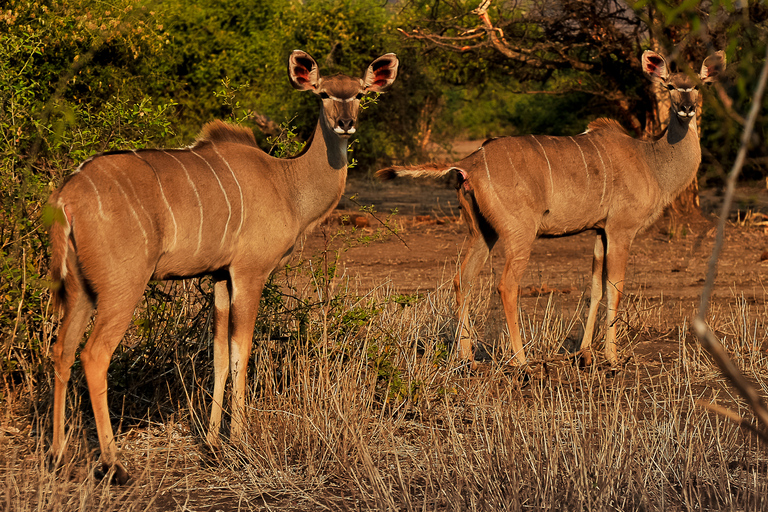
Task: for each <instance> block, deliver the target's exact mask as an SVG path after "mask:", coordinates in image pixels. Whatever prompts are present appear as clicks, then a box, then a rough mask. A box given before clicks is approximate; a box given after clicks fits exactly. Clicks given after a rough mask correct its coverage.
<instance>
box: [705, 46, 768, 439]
mask: <svg viewBox="0 0 768 512" xmlns="http://www.w3.org/2000/svg"><path fill="white" fill-rule="evenodd" d="M766 81H768V50H766V57H765V63H764V64H763V70H762V72H761V73H760V78H759V80H758V83H757V88H756V89H755V95H754V97H753V100H752V107H751V109H750V111H749V116H748V117H747V122H746V124H745V125H744V132H743V133H742V135H741V147H740V148H739V152H738V154H737V156H736V160H735V161H734V163H733V167H732V168H731V172H730V174H729V175H728V183H727V187H726V192H725V198H724V200H723V206H722V209H721V212H720V221H719V222H718V225H717V236H716V238H715V246H714V248H713V249H712V256H711V257H710V260H709V266H708V269H707V277H706V280H705V282H704V288H703V289H702V292H701V303H700V305H699V313H698V315H696V317H695V318H694V319H693V322H692V325H693V330H694V332H695V333H696V336H697V337H698V338H699V341H700V342H701V345H702V346H703V347H704V349H705V350H706V351H707V352H708V353H709V354H710V355H711V356H712V358H713V359H714V360H715V363H716V364H717V366H718V368H720V371H721V372H722V374H723V375H724V376H725V377H726V378H727V379H728V381H729V382H730V383H731V385H732V386H733V387H734V388H735V389H736V390H737V391H738V393H739V394H740V395H741V396H742V398H744V400H746V401H747V403H748V404H749V406H750V407H751V408H752V411H753V412H754V413H755V416H756V417H757V420H758V423H759V424H760V425H761V426H759V427H757V426H755V425H753V424H751V423H750V422H749V421H748V420H746V419H745V418H743V417H741V416H740V415H738V414H737V413H735V412H733V411H729V410H727V409H724V408H722V407H720V406H716V405H713V404H708V403H703V402H699V403H700V404H701V405H703V406H704V407H707V408H708V409H710V410H712V411H714V412H716V413H718V414H721V415H722V416H724V417H726V418H728V419H730V420H731V421H734V422H735V423H737V424H738V425H740V426H741V427H742V428H746V429H748V430H751V431H753V432H755V433H756V434H757V435H758V436H759V437H760V438H761V439H762V440H763V441H765V442H768V408H766V405H765V401H764V400H763V398H762V397H761V396H760V394H759V393H758V391H757V389H756V388H755V386H754V385H752V383H751V382H749V381H748V380H747V379H746V378H745V377H744V374H743V373H742V372H741V370H739V368H738V367H737V366H736V364H735V363H734V362H733V360H732V359H731V358H730V357H729V356H728V353H727V352H726V350H725V348H724V347H723V344H722V343H720V340H718V339H717V336H715V333H714V332H712V329H710V328H709V326H708V325H707V322H706V319H705V317H706V314H707V310H708V308H709V302H710V298H711V297H712V291H713V289H714V282H715V274H716V273H717V265H718V259H719V257H720V252H721V250H722V248H723V238H724V233H725V222H726V220H727V219H728V214H729V213H730V210H731V204H732V203H733V193H734V190H735V188H736V180H737V179H738V177H739V173H740V172H741V168H742V166H743V165H744V159H745V158H746V155H747V149H748V147H749V141H750V139H751V138H752V131H753V130H754V127H755V120H756V119H757V114H758V113H759V112H760V107H761V105H762V99H763V93H764V92H765V86H766Z"/></svg>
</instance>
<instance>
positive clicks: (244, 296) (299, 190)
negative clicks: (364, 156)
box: [49, 50, 398, 483]
mask: <svg viewBox="0 0 768 512" xmlns="http://www.w3.org/2000/svg"><path fill="white" fill-rule="evenodd" d="M397 68H398V60H397V57H396V56H395V54H393V53H388V54H386V55H384V56H382V57H379V58H378V59H376V60H375V61H373V63H372V64H371V65H370V66H369V67H368V69H367V71H366V73H365V76H364V78H363V79H358V78H351V77H349V76H345V75H335V76H331V77H321V76H320V74H319V72H318V67H317V63H316V62H315V61H314V60H313V59H312V57H310V56H309V55H308V54H306V53H304V52H302V51H299V50H296V51H294V52H293V53H292V54H291V56H290V58H289V61H288V76H289V79H290V82H291V84H292V85H293V87H295V88H296V89H299V90H302V91H312V92H313V93H315V94H317V95H318V96H320V98H322V112H321V114H320V119H319V121H318V123H317V128H316V129H315V132H314V135H313V137H312V139H311V141H310V142H308V143H307V144H306V146H305V148H304V150H303V152H302V153H301V154H300V155H299V156H297V157H295V158H289V159H277V158H273V157H271V156H269V155H268V154H266V153H264V152H263V151H262V150H260V149H259V148H258V146H257V145H256V142H255V139H254V138H253V134H252V133H251V132H250V131H249V130H246V129H243V128H238V127H235V126H230V125H227V124H225V123H222V122H220V121H214V122H212V123H209V124H207V125H206V126H205V127H204V128H203V131H202V134H201V135H200V137H199V139H198V141H197V142H196V143H195V144H194V145H193V146H191V147H189V148H186V149H173V150H162V149H159V150H142V151H125V152H118V153H109V154H104V155H99V156H96V157H93V158H91V159H90V160H87V161H86V162H84V163H83V164H82V165H81V166H80V168H79V169H78V171H77V172H76V173H75V174H73V175H72V176H70V177H69V178H68V179H67V180H66V182H65V184H64V185H63V186H62V187H61V188H60V189H59V190H58V191H56V192H55V193H54V194H53V195H52V196H51V198H50V200H49V204H50V205H51V206H52V207H53V208H54V211H55V213H54V217H55V219H56V220H55V221H54V223H53V225H52V227H51V240H52V246H53V257H52V259H51V273H52V279H53V281H54V282H55V283H58V285H59V287H58V289H57V290H56V292H55V297H56V299H57V302H58V303H59V304H60V305H61V307H62V308H63V319H62V322H61V328H60V331H59V336H58V340H57V342H56V344H55V345H54V347H53V361H54V367H55V371H56V384H55V391H54V405H53V414H54V416H53V446H52V451H53V455H54V457H55V458H56V460H59V459H60V458H61V457H62V454H63V451H64V448H65V444H66V443H65V441H66V437H65V434H64V421H65V399H66V389H67V382H68V380H69V377H70V371H71V367H72V363H73V362H74V359H75V351H76V350H77V347H78V344H79V343H80V339H81V338H82V336H83V333H84V331H85V328H86V324H87V323H88V320H89V319H90V317H91V313H92V310H93V308H94V306H95V305H97V306H98V314H97V315H96V320H95V323H94V326H93V331H92V333H91V336H90V338H89V339H88V342H87V343H86V345H85V347H84V348H83V350H82V352H81V354H80V359H81V361H82V364H83V371H84V373H85V376H86V379H87V381H88V390H89V393H90V396H91V402H92V404H93V413H94V416H95V419H96V428H97V430H98V436H99V445H100V447H101V463H102V466H103V468H104V469H105V470H108V469H109V468H110V467H114V468H115V479H116V480H117V481H118V482H120V483H124V482H126V481H127V479H128V474H127V472H126V470H125V468H124V467H123V466H122V465H121V464H120V463H119V462H118V461H117V456H116V450H115V440H114V437H113V434H112V427H111V425H110V420H109V411H108V409H107V368H108V366H109V361H110V359H111V357H112V353H113V352H114V350H115V348H116V347H117V345H118V344H119V343H120V340H121V339H122V337H123V335H124V333H125V330H126V329H127V327H128V325H129V324H130V320H131V316H132V314H133V310H134V308H135V306H136V304H137V303H138V302H139V300H140V299H141V296H142V293H143V292H144V288H145V287H146V285H147V282H148V281H149V280H150V279H178V278H187V277H194V276H200V275H206V274H211V275H212V276H213V279H214V307H215V309H214V348H213V352H214V369H215V379H214V391H213V401H212V406H211V418H210V423H209V425H208V428H209V430H208V434H207V440H208V442H209V443H210V444H211V445H216V444H217V443H218V440H219V438H218V435H219V429H220V425H221V414H222V401H223V397H224V384H225V383H226V380H227V370H228V369H229V370H231V374H232V429H231V438H232V439H234V440H239V439H241V438H242V434H243V419H244V418H243V408H244V398H245V381H246V372H247V367H248V358H249V355H250V352H251V343H252V337H253V328H254V324H255V322H256V310H257V308H258V306H259V300H260V298H261V292H262V288H263V287H264V283H265V281H266V280H267V278H268V277H269V275H270V273H271V272H272V271H273V270H275V269H276V268H277V267H279V266H280V265H282V264H283V263H284V262H285V261H286V260H287V259H288V257H289V256H290V255H291V252H292V251H293V249H294V246H295V245H296V243H297V240H298V239H299V237H300V236H301V235H302V234H303V233H305V232H306V231H307V230H309V229H311V228H312V227H313V226H315V225H317V224H318V223H319V222H320V221H321V220H322V219H323V218H324V217H325V216H326V215H328V214H329V213H330V212H331V211H332V210H333V208H335V207H336V205H337V204H338V202H339V199H340V198H341V195H342V193H343V192H344V185H345V182H346V177H347V144H348V139H349V136H350V135H352V134H353V133H355V126H356V122H357V116H358V110H359V106H360V99H361V98H362V97H363V95H365V94H366V93H368V92H371V91H374V92H382V91H384V90H385V89H387V88H388V87H389V86H390V85H391V84H392V82H393V81H394V80H395V77H396V76H397Z"/></svg>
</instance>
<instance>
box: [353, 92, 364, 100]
mask: <svg viewBox="0 0 768 512" xmlns="http://www.w3.org/2000/svg"><path fill="white" fill-rule="evenodd" d="M363 96H365V94H363V93H361V92H359V93H357V95H356V96H355V98H356V99H358V100H361V99H363Z"/></svg>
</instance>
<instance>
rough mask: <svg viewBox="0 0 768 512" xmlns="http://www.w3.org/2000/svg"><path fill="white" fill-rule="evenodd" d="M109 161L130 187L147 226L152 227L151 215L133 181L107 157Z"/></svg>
mask: <svg viewBox="0 0 768 512" xmlns="http://www.w3.org/2000/svg"><path fill="white" fill-rule="evenodd" d="M109 163H110V164H111V165H112V168H114V169H115V170H116V171H117V172H119V173H120V176H122V177H123V179H124V180H125V182H126V183H127V184H128V186H129V187H130V189H131V193H132V194H133V197H134V199H135V200H136V204H138V205H139V206H140V207H141V211H142V212H144V216H145V217H146V218H147V220H148V221H149V227H150V229H152V224H153V220H152V216H151V215H149V212H148V211H147V209H146V208H144V203H143V202H142V200H141V197H139V194H137V193H136V187H134V186H133V182H132V181H131V179H130V176H128V175H126V174H125V172H124V171H123V169H122V168H121V167H118V166H117V165H115V164H114V163H113V162H112V159H109Z"/></svg>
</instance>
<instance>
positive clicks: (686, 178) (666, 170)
mask: <svg viewBox="0 0 768 512" xmlns="http://www.w3.org/2000/svg"><path fill="white" fill-rule="evenodd" d="M652 146H653V162H654V163H653V168H654V169H655V171H656V174H657V178H658V181H659V185H660V186H661V189H662V191H663V193H664V194H665V196H666V198H665V201H664V202H665V203H667V204H668V203H671V202H672V201H674V200H675V198H676V197H677V196H678V194H679V193H680V192H682V190H683V189H684V188H685V187H687V186H688V185H689V184H690V183H691V180H693V178H694V177H695V176H696V171H698V169H699V164H700V163H701V146H700V144H699V135H698V132H697V129H696V117H695V116H693V117H689V118H687V119H681V118H680V117H679V116H678V115H677V113H676V112H675V111H674V109H670V112H669V126H668V127H667V130H666V133H664V134H662V136H661V138H659V139H658V140H657V141H656V142H655V143H653V144H652Z"/></svg>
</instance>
